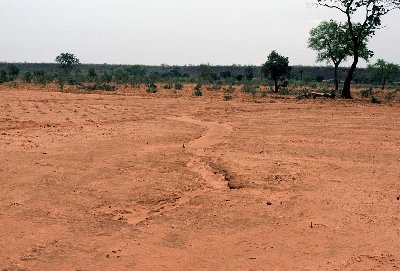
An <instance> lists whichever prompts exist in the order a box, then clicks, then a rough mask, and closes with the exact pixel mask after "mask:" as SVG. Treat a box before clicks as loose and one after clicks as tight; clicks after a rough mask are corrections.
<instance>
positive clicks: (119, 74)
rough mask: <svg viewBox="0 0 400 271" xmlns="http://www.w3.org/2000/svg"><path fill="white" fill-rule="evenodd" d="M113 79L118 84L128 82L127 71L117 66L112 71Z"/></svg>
mask: <svg viewBox="0 0 400 271" xmlns="http://www.w3.org/2000/svg"><path fill="white" fill-rule="evenodd" d="M113 80H114V82H115V83H118V84H125V83H128V82H129V73H128V71H127V70H125V69H124V68H122V67H119V68H117V69H115V70H114V71H113Z"/></svg>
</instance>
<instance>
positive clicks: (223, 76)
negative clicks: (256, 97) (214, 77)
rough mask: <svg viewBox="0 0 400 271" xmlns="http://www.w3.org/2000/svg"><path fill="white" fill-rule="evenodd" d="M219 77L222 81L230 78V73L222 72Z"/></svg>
mask: <svg viewBox="0 0 400 271" xmlns="http://www.w3.org/2000/svg"><path fill="white" fill-rule="evenodd" d="M220 75H221V77H222V78H223V79H227V78H230V77H232V73H231V71H229V70H225V71H222V72H221V73H220Z"/></svg>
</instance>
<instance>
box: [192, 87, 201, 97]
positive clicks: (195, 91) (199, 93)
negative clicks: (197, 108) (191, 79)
mask: <svg viewBox="0 0 400 271" xmlns="http://www.w3.org/2000/svg"><path fill="white" fill-rule="evenodd" d="M201 87H202V85H201V84H197V85H196V86H195V88H194V91H193V95H194V96H198V97H199V96H203V92H202V91H201Z"/></svg>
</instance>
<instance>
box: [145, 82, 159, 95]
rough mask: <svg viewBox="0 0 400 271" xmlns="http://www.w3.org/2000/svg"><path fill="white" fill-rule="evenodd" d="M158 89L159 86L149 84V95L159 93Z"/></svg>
mask: <svg viewBox="0 0 400 271" xmlns="http://www.w3.org/2000/svg"><path fill="white" fill-rule="evenodd" d="M157 91H158V89H157V86H156V85H155V84H154V83H149V84H148V85H147V92H149V93H157Z"/></svg>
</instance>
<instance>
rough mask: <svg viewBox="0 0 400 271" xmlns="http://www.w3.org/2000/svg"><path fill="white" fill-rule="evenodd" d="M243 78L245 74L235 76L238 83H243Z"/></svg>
mask: <svg viewBox="0 0 400 271" xmlns="http://www.w3.org/2000/svg"><path fill="white" fill-rule="evenodd" d="M243 78H244V76H243V74H238V75H236V76H235V79H236V81H238V82H240V81H242V80H243Z"/></svg>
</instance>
